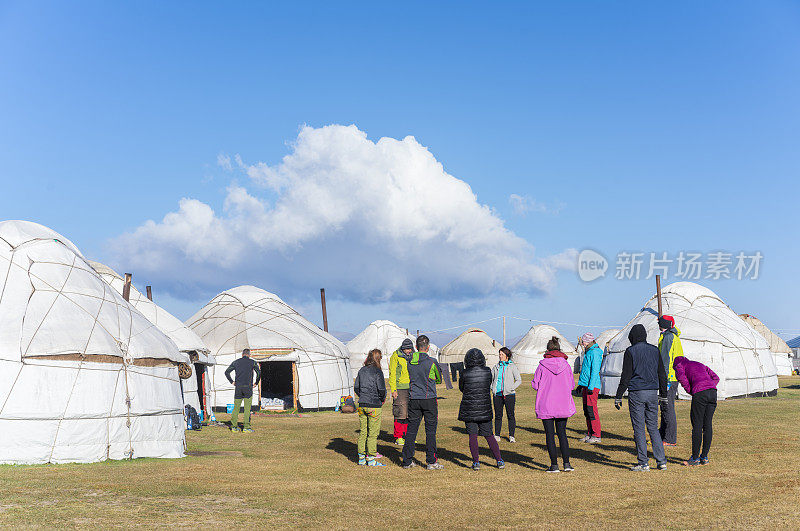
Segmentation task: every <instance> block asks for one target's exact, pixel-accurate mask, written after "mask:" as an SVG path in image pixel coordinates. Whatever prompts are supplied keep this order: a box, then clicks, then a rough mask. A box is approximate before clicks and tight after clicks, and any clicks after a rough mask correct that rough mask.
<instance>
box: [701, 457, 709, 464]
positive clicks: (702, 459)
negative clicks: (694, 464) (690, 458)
mask: <svg viewBox="0 0 800 531" xmlns="http://www.w3.org/2000/svg"><path fill="white" fill-rule="evenodd" d="M700 464H701V465H707V464H708V457H703V456H700Z"/></svg>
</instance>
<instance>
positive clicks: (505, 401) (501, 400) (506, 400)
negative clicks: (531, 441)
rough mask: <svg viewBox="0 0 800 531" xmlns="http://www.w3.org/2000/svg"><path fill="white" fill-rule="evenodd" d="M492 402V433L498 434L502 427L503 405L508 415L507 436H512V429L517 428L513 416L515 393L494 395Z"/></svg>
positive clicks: (515, 400)
mask: <svg viewBox="0 0 800 531" xmlns="http://www.w3.org/2000/svg"><path fill="white" fill-rule="evenodd" d="M492 402H493V403H494V434H495V435H500V431H501V430H502V429H503V406H505V408H506V415H507V416H508V436H509V437H513V436H514V431H515V430H516V429H517V419H516V417H514V406H515V405H516V403H517V395H514V394H511V395H506V396H503V395H502V394H500V395H494V396H493V397H492Z"/></svg>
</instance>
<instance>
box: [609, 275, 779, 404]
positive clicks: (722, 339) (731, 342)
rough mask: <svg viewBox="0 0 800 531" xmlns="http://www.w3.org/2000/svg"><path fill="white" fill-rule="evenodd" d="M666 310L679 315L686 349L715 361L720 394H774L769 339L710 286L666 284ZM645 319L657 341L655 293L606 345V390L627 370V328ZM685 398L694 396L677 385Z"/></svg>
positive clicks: (712, 364)
mask: <svg viewBox="0 0 800 531" xmlns="http://www.w3.org/2000/svg"><path fill="white" fill-rule="evenodd" d="M662 303H663V312H664V314H665V315H671V316H672V317H674V318H675V326H676V327H677V328H678V330H680V332H681V335H680V338H681V345H682V346H683V353H684V355H685V356H686V357H687V358H688V359H690V360H695V361H699V362H701V363H704V364H706V365H708V366H709V367H711V369H712V370H713V371H714V372H715V373H717V375H719V377H720V383H719V386H718V387H717V389H718V396H719V398H720V399H725V398H732V397H738V396H763V395H766V394H773V393H774V391H776V390H777V388H778V377H777V374H776V370H775V363H774V362H773V361H772V355H771V354H770V352H769V344H768V343H767V340H766V339H764V338H763V337H762V336H761V335H760V334H759V333H757V332H756V331H755V330H754V329H753V328H752V327H751V326H749V325H747V323H745V322H744V321H743V320H742V319H740V318H739V316H738V315H736V314H735V313H734V312H733V310H731V309H730V308H729V307H728V306H726V305H725V303H724V302H722V300H721V299H720V298H719V297H718V296H717V294H716V293H714V292H713V291H711V290H710V289H708V288H706V287H703V286H700V285H698V284H694V283H692V282H675V283H674V284H670V285H669V286H666V287H665V288H664V289H663V290H662ZM635 324H642V325H644V327H645V329H646V330H647V341H648V342H650V343H652V344H654V345H657V344H658V338H659V329H658V299H657V297H656V296H655V295H654V296H653V297H651V298H650V300H648V301H647V302H646V303H645V305H644V308H642V310H641V311H640V312H639V313H638V314H637V315H636V317H634V318H633V319H632V320H631V321H630V322H629V323H628V324H627V325H626V326H625V328H623V329H622V331H621V332H620V333H619V335H617V336H616V337H614V338H613V339H612V340H611V341H610V342H609V343H608V346H607V351H608V354H607V355H606V357H605V358H603V365H602V367H601V369H600V378H601V389H600V393H601V394H603V395H614V394H615V393H616V390H617V386H618V385H619V377H620V374H621V373H622V358H623V354H624V352H625V349H626V348H628V347H629V346H630V342H629V341H628V333H629V332H630V330H631V328H632V327H633V325H635ZM678 396H679V397H680V398H689V396H688V395H687V394H686V392H685V391H684V389H683V387H681V386H679V387H678Z"/></svg>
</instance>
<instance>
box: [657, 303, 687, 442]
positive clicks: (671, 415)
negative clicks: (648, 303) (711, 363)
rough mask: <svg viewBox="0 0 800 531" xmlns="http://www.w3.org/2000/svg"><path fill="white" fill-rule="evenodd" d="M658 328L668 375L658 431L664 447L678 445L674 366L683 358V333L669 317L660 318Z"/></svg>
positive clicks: (676, 385) (676, 383) (660, 345)
mask: <svg viewBox="0 0 800 531" xmlns="http://www.w3.org/2000/svg"><path fill="white" fill-rule="evenodd" d="M658 328H659V329H660V330H661V337H660V338H659V339H658V350H659V352H661V362H662V363H663V364H664V371H665V372H666V373H667V401H666V402H662V404H661V426H660V427H659V429H658V431H659V433H660V434H661V440H662V441H664V446H676V445H677V444H678V418H677V417H676V416H675V400H677V398H678V380H677V379H676V378H675V369H674V368H673V367H672V364H673V363H674V362H675V358H676V357H678V356H683V346H682V345H681V337H680V336H681V331H680V330H678V329H677V328H676V327H675V319H673V318H672V316H669V315H662V316H661V317H659V318H658Z"/></svg>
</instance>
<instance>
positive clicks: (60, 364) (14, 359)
mask: <svg viewBox="0 0 800 531" xmlns="http://www.w3.org/2000/svg"><path fill="white" fill-rule="evenodd" d="M188 361H189V359H188V357H187V356H186V355H185V354H183V353H181V352H180V351H179V350H178V348H177V346H176V345H175V343H174V342H173V341H172V340H170V339H169V338H168V337H167V336H166V335H164V333H163V332H161V331H160V330H159V329H158V328H157V327H156V326H155V325H154V324H153V323H151V322H150V321H148V320H147V319H146V318H145V317H144V316H143V315H142V314H141V313H140V312H138V311H137V310H136V309H135V308H134V307H133V306H131V305H130V304H129V303H128V302H126V301H125V300H124V299H123V298H122V297H121V296H120V295H119V293H117V292H116V290H114V289H113V288H112V287H111V286H109V285H108V284H107V283H106V282H104V281H103V280H102V279H101V278H100V277H99V276H98V275H97V273H96V272H95V270H94V269H93V268H92V267H91V266H90V265H89V264H88V263H87V261H86V260H85V259H84V258H83V256H82V255H81V253H80V251H79V250H78V249H77V248H76V247H75V245H73V244H72V243H71V242H70V241H69V240H67V239H66V238H64V237H63V236H61V235H60V234H58V233H56V232H54V231H52V230H51V229H48V228H46V227H43V226H42V225H39V224H36V223H31V222H26V221H5V222H2V223H0V463H16V464H22V463H65V462H80V463H86V462H93V461H102V460H105V459H126V458H135V457H181V456H183V453H184V450H185V440H184V429H185V425H184V421H183V400H182V398H181V390H180V384H179V383H178V380H179V377H178V367H177V366H178V364H179V363H182V362H184V363H185V362H188Z"/></svg>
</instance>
